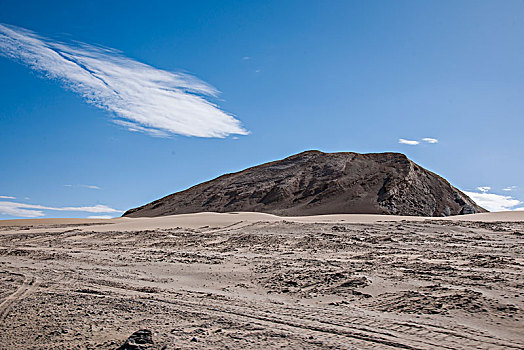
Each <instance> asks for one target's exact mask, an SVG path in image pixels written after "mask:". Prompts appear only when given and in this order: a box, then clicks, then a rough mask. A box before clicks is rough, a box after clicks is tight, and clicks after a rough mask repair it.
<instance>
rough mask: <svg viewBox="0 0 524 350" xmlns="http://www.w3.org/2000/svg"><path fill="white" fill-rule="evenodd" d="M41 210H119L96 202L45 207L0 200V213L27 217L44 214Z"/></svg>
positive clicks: (117, 211)
mask: <svg viewBox="0 0 524 350" xmlns="http://www.w3.org/2000/svg"><path fill="white" fill-rule="evenodd" d="M42 210H52V211H81V212H87V213H119V212H120V210H116V209H113V208H110V207H108V206H107V205H102V204H98V205H95V206H90V207H47V206H43V205H38V204H26V203H16V202H6V201H0V214H4V215H9V216H17V217H29V218H35V217H40V216H45V214H44V212H43V211H42Z"/></svg>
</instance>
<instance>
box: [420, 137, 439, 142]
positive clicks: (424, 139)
mask: <svg viewBox="0 0 524 350" xmlns="http://www.w3.org/2000/svg"><path fill="white" fill-rule="evenodd" d="M422 141H424V142H427V143H438V140H437V139H433V138H431V137H424V138H423V139H422Z"/></svg>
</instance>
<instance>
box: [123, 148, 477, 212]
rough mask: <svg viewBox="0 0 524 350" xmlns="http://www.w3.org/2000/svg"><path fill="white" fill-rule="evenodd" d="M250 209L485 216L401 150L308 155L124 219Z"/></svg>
mask: <svg viewBox="0 0 524 350" xmlns="http://www.w3.org/2000/svg"><path fill="white" fill-rule="evenodd" d="M203 211H211V212H235V211H255V212H264V213H271V214H277V215H284V216H286V215H287V216H293V215H296V216H298V215H318V214H342V213H346V214H347V213H366V214H395V215H417V216H448V215H457V214H472V213H479V212H486V210H485V209H483V208H481V207H479V206H478V205H477V204H475V202H473V201H472V200H471V199H470V198H469V197H468V196H467V195H465V194H464V193H462V192H461V191H460V190H458V189H457V188H455V187H453V186H451V185H450V184H449V182H447V181H446V180H445V179H443V178H442V177H440V176H438V175H437V174H434V173H432V172H430V171H428V170H426V169H424V168H422V167H421V166H419V165H417V164H415V163H414V162H412V161H411V160H409V159H408V158H407V157H406V156H405V155H404V154H400V153H369V154H359V153H352V152H341V153H323V152H320V151H307V152H303V153H299V154H296V155H293V156H290V157H288V158H285V159H283V160H278V161H274V162H270V163H266V164H262V165H259V166H255V167H252V168H248V169H246V170H243V171H240V172H237V173H233V174H226V175H222V176H220V177H218V178H216V179H214V180H211V181H207V182H204V183H201V184H199V185H196V186H193V187H191V188H189V189H187V190H185V191H181V192H177V193H174V194H171V195H169V196H166V197H164V198H161V199H158V200H156V201H154V202H151V203H149V204H146V205H144V206H141V207H138V208H135V209H130V210H128V211H127V212H126V213H124V216H127V217H143V216H164V215H173V214H185V213H195V212H203Z"/></svg>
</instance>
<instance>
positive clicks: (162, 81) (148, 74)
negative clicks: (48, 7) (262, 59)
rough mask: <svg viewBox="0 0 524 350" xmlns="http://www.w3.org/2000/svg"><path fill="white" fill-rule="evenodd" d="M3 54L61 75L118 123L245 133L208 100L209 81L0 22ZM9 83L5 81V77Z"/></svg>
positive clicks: (161, 130) (148, 129) (191, 132)
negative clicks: (109, 113)
mask: <svg viewBox="0 0 524 350" xmlns="http://www.w3.org/2000/svg"><path fill="white" fill-rule="evenodd" d="M0 55H3V56H5V57H8V58H10V59H13V60H16V61H19V62H21V63H24V64H26V65H27V66H28V67H30V68H31V69H33V70H35V71H38V72H41V73H43V74H44V76H45V77H47V78H50V79H56V80H59V81H60V82H62V83H63V84H64V86H65V87H67V88H68V89H70V90H72V91H74V92H76V93H78V94H80V95H81V96H82V97H83V98H84V99H85V100H86V101H87V102H89V103H91V104H93V105H95V106H97V107H99V108H102V109H105V110H108V111H110V112H112V113H113V115H114V121H115V123H117V124H119V125H121V126H124V127H126V128H127V129H129V130H131V131H139V132H145V133H149V134H152V135H154V136H169V135H170V134H180V135H186V136H197V137H226V136H228V135H231V134H240V135H246V134H248V132H247V131H246V130H245V129H244V128H243V127H242V126H241V124H240V121H239V120H237V119H236V118H234V117H233V116H232V115H231V114H228V113H226V112H224V111H222V110H221V109H220V108H219V107H218V106H217V105H216V104H214V103H212V102H210V101H209V98H214V97H216V96H217V95H218V91H217V90H216V89H215V88H214V87H212V86H211V85H209V84H207V83H205V82H203V81H201V80H199V79H197V78H194V77H192V76H190V75H187V74H184V73H175V72H168V71H165V70H161V69H157V68H154V67H152V66H149V65H147V64H144V63H140V62H137V61H135V60H133V59H131V58H128V57H125V56H124V55H123V54H122V53H121V52H119V51H117V50H114V49H109V48H102V47H98V46H93V45H88V44H84V43H74V44H72V43H63V42H59V41H55V40H51V39H49V38H46V37H43V36H40V35H38V34H36V33H34V32H31V31H28V30H25V29H23V28H19V27H15V26H11V25H2V24H0ZM4 84H5V82H4Z"/></svg>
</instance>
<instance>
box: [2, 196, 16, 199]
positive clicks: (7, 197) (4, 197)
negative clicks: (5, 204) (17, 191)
mask: <svg viewBox="0 0 524 350" xmlns="http://www.w3.org/2000/svg"><path fill="white" fill-rule="evenodd" d="M0 199H16V197H11V196H0Z"/></svg>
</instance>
